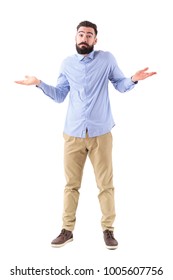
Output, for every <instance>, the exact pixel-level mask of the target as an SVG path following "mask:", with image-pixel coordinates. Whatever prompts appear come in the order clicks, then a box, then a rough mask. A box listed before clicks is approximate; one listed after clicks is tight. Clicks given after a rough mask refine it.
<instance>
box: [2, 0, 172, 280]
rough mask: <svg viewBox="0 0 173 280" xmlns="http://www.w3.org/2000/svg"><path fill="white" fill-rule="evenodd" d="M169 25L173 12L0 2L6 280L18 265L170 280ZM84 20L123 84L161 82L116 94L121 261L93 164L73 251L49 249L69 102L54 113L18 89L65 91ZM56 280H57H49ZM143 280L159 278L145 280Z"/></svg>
mask: <svg viewBox="0 0 173 280" xmlns="http://www.w3.org/2000/svg"><path fill="white" fill-rule="evenodd" d="M171 17H172V12H171V1H169V0H165V1H161V0H145V1H139V0H131V1H128V0H118V1H116V0H114V1H113V0H108V1H106V2H105V1H102V2H101V1H93V0H88V1H79V0H74V1H70V0H69V1H67V0H63V1H58V0H57V1H55V0H49V1H47V0H42V1H37V0H30V1H26V0H15V1H12V0H3V1H1V3H0V29H1V32H0V36H1V44H0V172H1V176H0V215H1V219H0V223H1V231H0V248H1V249H0V251H1V255H2V258H3V263H1V274H2V275H3V276H4V279H13V276H9V275H10V269H11V268H14V266H16V265H17V266H18V267H19V268H27V267H28V266H29V267H32V266H33V267H35V268H49V267H51V266H53V267H54V268H63V267H64V266H65V265H68V267H71V268H78V267H79V268H82V267H83V268H93V269H96V270H97V269H100V271H101V272H100V274H96V275H95V276H93V277H91V276H90V277H89V276H85V278H84V279H90V278H91V279H104V278H105V277H104V276H103V272H104V271H103V268H104V267H105V266H121V267H122V266H127V267H130V266H157V267H160V266H162V267H163V269H164V275H163V276H158V277H157V276H155V278H156V277H157V279H171V277H172V275H173V273H172V271H171V263H172V249H173V248H172V247H173V246H172V234H173V232H172V212H173V206H172V187H173V179H172V167H173V148H172V143H173V134H172V121H173V111H172V100H173V98H172V94H173V93H172V49H173V45H172V39H171V37H172V27H171V26H172V22H171V21H172V18H171ZM83 20H90V21H93V22H94V23H96V24H97V25H98V31H99V33H98V44H97V45H96V48H95V49H102V50H109V51H111V52H112V53H113V54H114V55H115V57H116V59H117V61H118V63H119V66H120V68H121V69H122V70H123V72H124V73H125V75H127V76H131V75H133V74H134V73H135V72H136V71H137V70H140V69H142V68H144V67H147V66H148V67H149V69H150V70H151V71H157V75H155V76H153V77H151V78H149V79H147V80H145V81H141V82H139V83H138V85H137V86H136V87H135V89H133V90H132V91H131V92H128V93H126V94H121V93H119V92H117V91H115V90H114V89H113V87H112V86H111V85H110V99H111V104H112V111H113V115H114V118H115V122H116V127H115V128H114V129H113V130H112V133H113V138H114V150H113V158H114V183H115V188H116V197H115V200H116V211H117V219H116V222H115V237H116V238H117V239H118V241H119V248H118V250H116V251H109V250H107V249H106V248H105V246H104V242H103V236H102V230H101V226H100V218H101V213H100V209H99V204H98V199H97V195H98V190H97V187H96V183H95V178H94V175H93V170H92V167H91V164H90V162H89V160H88V161H87V163H86V166H85V170H84V177H83V182H82V189H81V196H80V202H79V206H78V211H77V223H76V227H75V230H74V241H73V242H72V243H70V244H68V245H67V246H65V247H63V248H60V249H53V248H51V246H50V242H51V241H52V239H53V238H55V237H56V236H57V235H58V234H59V232H60V230H61V215H62V207H63V190H64V185H65V179H64V173H63V172H64V171H63V137H62V132H63V126H64V119H65V115H66V109H67V104H68V98H67V99H66V100H65V102H64V103H63V104H56V103H55V102H53V101H52V100H51V99H49V98H48V97H46V96H45V95H44V94H42V92H41V91H40V90H38V89H37V88H35V87H25V86H20V85H16V84H15V83H14V80H17V79H23V78H24V76H25V75H26V74H28V75H35V76H37V77H38V78H40V79H42V80H43V81H45V82H47V83H49V84H52V85H55V84H56V79H57V75H58V71H59V67H60V63H61V61H62V60H63V59H64V58H65V57H66V56H67V55H71V54H73V53H74V52H75V39H74V38H75V32H76V26H77V25H78V23H79V22H80V21H83ZM2 258H1V262H2ZM38 277H39V276H38ZM61 277H62V276H61ZM68 277H69V276H65V278H66V279H68ZM81 277H82V276H81ZM114 277H116V276H107V279H109V278H110V279H114ZM131 277H132V276H131ZM1 278H2V277H1ZM51 278H52V279H55V277H53V276H52V277H49V278H48V277H46V276H44V277H42V278H41V279H51ZM65 278H64V279H65ZM69 278H70V279H73V277H72V276H71V277H69ZM78 278H79V279H80V277H78ZM121 278H122V279H128V276H119V279H121ZM129 278H130V276H129ZM139 278H141V279H152V276H144V277H142V276H136V277H135V279H139ZM153 278H154V276H153ZM15 279H17V278H15ZM21 279H23V278H21ZM24 279H31V277H29V276H28V277H26V276H25V278H24ZM56 279H58V276H56ZM59 279H61V278H60V276H59ZM130 279H131V278H130Z"/></svg>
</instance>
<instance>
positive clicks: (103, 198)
mask: <svg viewBox="0 0 173 280" xmlns="http://www.w3.org/2000/svg"><path fill="white" fill-rule="evenodd" d="M90 141H91V142H90V143H89V147H88V149H89V153H88V155H89V158H90V160H91V163H92V165H93V168H94V173H95V177H96V182H97V186H98V188H99V195H98V198H99V202H100V208H101V211H102V219H101V225H102V229H103V230H105V229H109V230H113V229H114V228H113V223H114V220H115V203H114V186H113V168H112V134H111V133H107V134H104V135H101V136H98V137H94V138H90Z"/></svg>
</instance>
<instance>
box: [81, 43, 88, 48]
mask: <svg viewBox="0 0 173 280" xmlns="http://www.w3.org/2000/svg"><path fill="white" fill-rule="evenodd" d="M79 46H81V47H83V46H84V47H88V45H87V44H85V43H80V44H79Z"/></svg>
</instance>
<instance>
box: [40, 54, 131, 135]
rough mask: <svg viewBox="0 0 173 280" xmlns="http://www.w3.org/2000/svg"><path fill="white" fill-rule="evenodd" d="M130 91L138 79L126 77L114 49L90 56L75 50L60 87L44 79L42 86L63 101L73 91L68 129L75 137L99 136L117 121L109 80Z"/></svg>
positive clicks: (66, 62)
mask: <svg viewBox="0 0 173 280" xmlns="http://www.w3.org/2000/svg"><path fill="white" fill-rule="evenodd" d="M109 81H110V82H111V83H112V84H113V86H114V87H115V89H116V90H118V91H120V92H126V91H129V90H131V89H132V88H133V87H134V86H135V83H133V82H132V80H131V78H126V77H125V76H124V74H123V73H122V71H121V70H120V68H119V67H118V65H117V62H116V59H115V58H114V56H113V55H112V54H111V53H110V52H104V51H93V52H91V53H90V54H88V55H87V56H83V55H79V54H75V55H72V56H70V57H67V58H66V59H65V60H64V61H63V62H62V65H61V69H60V73H59V77H58V80H57V85H56V87H54V86H50V85H47V84H46V83H44V82H42V81H41V83H40V85H39V86H38V87H39V88H40V89H42V91H43V92H44V93H45V94H46V95H47V96H49V97H51V98H52V99H53V100H54V101H56V102H58V103H60V102H63V101H64V99H65V98H66V96H67V95H68V94H69V105H68V110H67V115H66V121H65V126H64V133H65V134H68V135H70V136H75V137H81V138H85V137H86V131H88V135H89V137H95V136H99V135H102V134H105V133H108V132H110V131H111V129H112V127H113V126H114V125H115V123H114V119H113V116H112V112H111V106H110V100H109V93H108V83H109Z"/></svg>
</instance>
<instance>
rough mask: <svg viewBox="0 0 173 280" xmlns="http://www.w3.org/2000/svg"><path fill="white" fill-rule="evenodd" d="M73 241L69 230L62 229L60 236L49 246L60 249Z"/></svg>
mask: <svg viewBox="0 0 173 280" xmlns="http://www.w3.org/2000/svg"><path fill="white" fill-rule="evenodd" d="M72 240H73V233H72V232H71V231H69V230H66V229H64V228H63V229H62V230H61V233H60V235H58V237H57V238H55V239H54V240H53V241H52V242H51V245H52V247H56V248H59V247H62V246H64V245H65V244H67V243H68V242H70V241H72Z"/></svg>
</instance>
